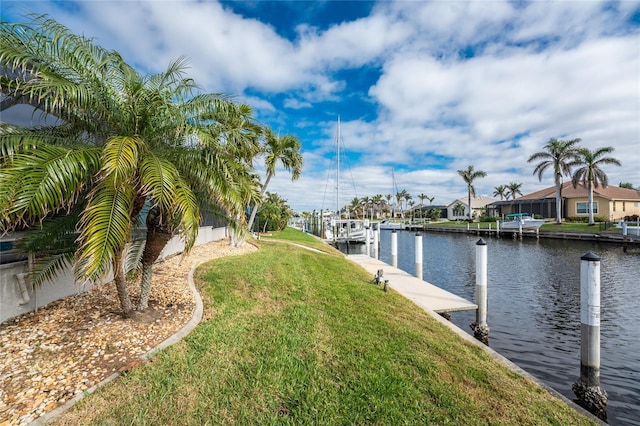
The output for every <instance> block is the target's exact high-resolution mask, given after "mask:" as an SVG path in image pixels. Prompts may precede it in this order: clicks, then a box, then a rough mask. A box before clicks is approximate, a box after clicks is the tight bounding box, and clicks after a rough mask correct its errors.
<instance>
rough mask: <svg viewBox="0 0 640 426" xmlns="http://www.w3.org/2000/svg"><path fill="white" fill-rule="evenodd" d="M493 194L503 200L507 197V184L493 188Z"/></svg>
mask: <svg viewBox="0 0 640 426" xmlns="http://www.w3.org/2000/svg"><path fill="white" fill-rule="evenodd" d="M493 196H494V197H500V199H501V200H504V199H505V198H506V197H507V185H498V186H496V187H495V188H493Z"/></svg>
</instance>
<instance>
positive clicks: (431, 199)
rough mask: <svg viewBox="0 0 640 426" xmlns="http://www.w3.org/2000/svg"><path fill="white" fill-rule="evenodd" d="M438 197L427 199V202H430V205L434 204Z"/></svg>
mask: <svg viewBox="0 0 640 426" xmlns="http://www.w3.org/2000/svg"><path fill="white" fill-rule="evenodd" d="M435 199H436V197H427V200H429V205H432V204H433V200H435Z"/></svg>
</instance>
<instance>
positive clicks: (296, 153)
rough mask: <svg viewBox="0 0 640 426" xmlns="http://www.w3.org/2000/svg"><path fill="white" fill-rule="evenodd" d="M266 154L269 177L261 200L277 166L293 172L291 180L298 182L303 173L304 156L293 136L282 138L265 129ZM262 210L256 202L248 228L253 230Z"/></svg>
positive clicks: (264, 185)
mask: <svg viewBox="0 0 640 426" xmlns="http://www.w3.org/2000/svg"><path fill="white" fill-rule="evenodd" d="M264 153H265V154H266V157H265V161H264V164H265V166H266V169H267V177H266V179H265V181H264V184H263V185H262V189H261V190H260V198H262V196H264V193H265V191H266V190H267V186H268V185H269V182H270V181H271V178H272V177H273V176H275V174H276V166H277V165H278V163H280V164H282V166H283V167H284V168H285V170H287V171H290V172H291V180H296V179H298V178H299V177H300V173H301V172H302V154H300V141H299V140H298V138H296V137H295V136H293V135H285V136H283V137H280V136H278V135H276V134H275V133H273V131H272V130H271V129H268V128H267V129H265V140H264ZM259 208H260V202H259V201H256V203H255V204H254V206H253V209H252V210H251V217H250V218H249V223H248V225H247V227H248V228H249V229H251V227H252V226H253V221H254V220H255V218H256V213H257V212H258V209H259Z"/></svg>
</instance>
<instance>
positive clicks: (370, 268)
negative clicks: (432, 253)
mask: <svg viewBox="0 0 640 426" xmlns="http://www.w3.org/2000/svg"><path fill="white" fill-rule="evenodd" d="M347 258H348V259H350V260H352V261H353V262H355V263H357V264H358V265H360V266H362V267H363V268H364V269H365V270H366V271H367V272H369V273H370V274H371V276H372V277H373V276H375V274H376V272H377V271H378V269H382V270H383V271H384V272H383V276H384V278H385V279H387V280H389V287H391V288H392V289H394V290H396V291H397V292H398V293H400V294H402V295H403V296H404V297H406V298H407V299H409V300H412V301H413V302H414V303H415V304H416V305H418V306H420V307H421V308H423V309H428V310H431V311H434V312H439V313H440V312H454V311H466V310H472V309H478V305H476V304H475V303H471V302H469V301H468V300H465V299H463V298H462V297H460V296H456V295H455V294H451V293H449V292H448V291H446V290H443V289H441V288H440V287H436V286H435V285H433V284H429V283H428V282H426V281H423V280H420V279H418V278H416V277H414V276H412V275H409V274H408V273H406V272H405V271H402V270H400V269H398V268H394V267H393V266H391V265H387V264H386V263H384V262H382V261H380V260H377V259H374V258H373V257H370V256H367V255H366V254H354V255H349V256H347Z"/></svg>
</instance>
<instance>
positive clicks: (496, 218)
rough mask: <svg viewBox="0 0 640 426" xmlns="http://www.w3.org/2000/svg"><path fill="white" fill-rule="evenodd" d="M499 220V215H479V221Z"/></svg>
mask: <svg viewBox="0 0 640 426" xmlns="http://www.w3.org/2000/svg"><path fill="white" fill-rule="evenodd" d="M498 220H500V218H499V217H496V216H482V217H480V222H497V221H498Z"/></svg>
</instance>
